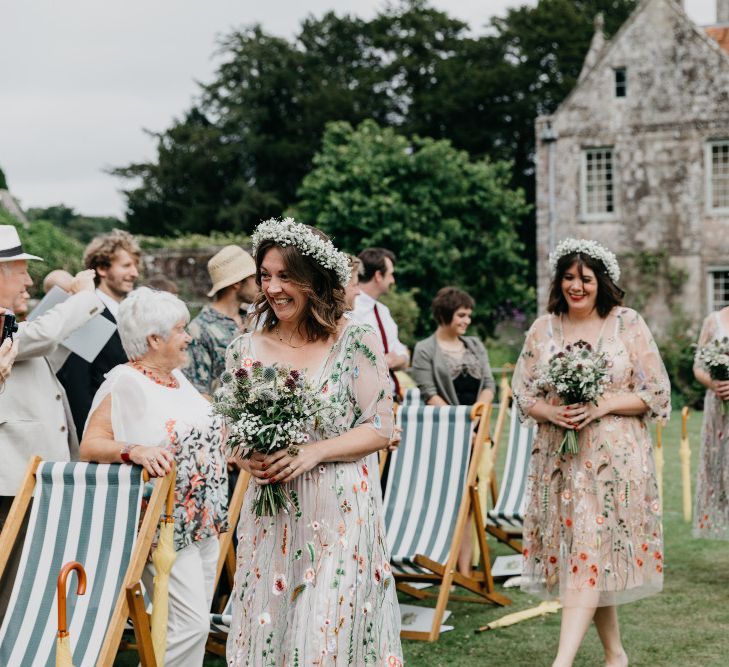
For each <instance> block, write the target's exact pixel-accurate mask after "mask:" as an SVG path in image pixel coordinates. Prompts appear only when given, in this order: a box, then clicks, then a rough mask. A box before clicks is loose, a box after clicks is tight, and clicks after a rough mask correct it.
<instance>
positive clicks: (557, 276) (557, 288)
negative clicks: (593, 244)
mask: <svg viewBox="0 0 729 667" xmlns="http://www.w3.org/2000/svg"><path fill="white" fill-rule="evenodd" d="M575 262H576V263H577V270H578V271H579V273H580V278H582V277H583V273H582V269H583V268H584V267H587V268H588V269H591V270H592V272H593V273H594V274H595V279H596V280H597V298H596V299H595V308H596V310H597V314H598V315H599V316H600V317H607V315H608V313H609V312H610V311H611V310H612V309H613V308H615V306H622V305H623V297H624V296H625V292H624V291H623V290H622V289H621V288H620V287H618V286H617V285H616V284H615V283H614V282H613V279H612V278H611V277H610V276H609V275H608V272H607V271H606V270H605V265H604V264H603V263H602V260H599V259H595V258H594V257H591V256H590V255H586V254H584V253H581V252H572V253H570V254H569V255H563V256H562V257H560V258H559V260H558V261H557V269H556V271H555V272H554V278H552V284H551V286H550V288H549V302H548V303H547V312H548V313H554V314H555V315H560V314H562V313H566V312H567V311H568V310H569V306H568V305H567V300H566V299H565V298H564V294H563V293H562V279H563V278H564V274H565V273H567V269H569V268H570V267H571V266H572V265H573V264H574V263H575Z"/></svg>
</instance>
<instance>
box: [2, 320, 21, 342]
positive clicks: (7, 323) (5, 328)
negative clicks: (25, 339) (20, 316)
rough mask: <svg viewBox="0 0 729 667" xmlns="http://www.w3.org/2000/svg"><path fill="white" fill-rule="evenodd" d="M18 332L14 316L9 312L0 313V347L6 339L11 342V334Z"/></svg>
mask: <svg viewBox="0 0 729 667" xmlns="http://www.w3.org/2000/svg"><path fill="white" fill-rule="evenodd" d="M17 330H18V323H17V322H16V321H15V315H14V314H13V313H10V312H5V313H0V345H2V343H3V341H4V340H5V339H6V338H9V339H10V340H13V334H14V333H15V332H16V331H17Z"/></svg>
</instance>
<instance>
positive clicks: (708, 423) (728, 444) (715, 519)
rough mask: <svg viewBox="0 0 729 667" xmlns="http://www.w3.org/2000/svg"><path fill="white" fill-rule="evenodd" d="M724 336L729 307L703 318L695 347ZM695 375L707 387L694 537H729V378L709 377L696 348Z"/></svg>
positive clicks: (727, 330) (728, 325) (727, 332)
mask: <svg viewBox="0 0 729 667" xmlns="http://www.w3.org/2000/svg"><path fill="white" fill-rule="evenodd" d="M726 336H729V307H727V308H723V309H722V310H719V311H716V312H714V313H711V314H710V315H709V316H708V317H707V318H706V319H705V320H704V324H703V326H702V327H701V334H700V335H699V345H698V347H699V348H701V347H703V346H704V345H707V344H708V343H711V341H713V340H716V339H721V338H724V337H726ZM694 377H695V378H696V379H697V380H698V381H699V382H700V383H701V384H703V385H704V386H705V387H706V396H705V398H704V421H703V423H702V425H701V454H700V456H699V466H698V472H697V480H696V512H695V513H694V537H706V538H710V539H714V540H729V496H728V494H729V428H727V427H728V426H729V418H727V416H725V415H723V414H722V412H721V402H722V401H727V400H729V380H712V379H711V376H710V375H709V373H708V372H707V371H706V369H704V368H703V366H702V365H701V363H700V362H699V360H698V351H697V354H696V357H695V359H694Z"/></svg>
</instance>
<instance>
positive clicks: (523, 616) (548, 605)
mask: <svg viewBox="0 0 729 667" xmlns="http://www.w3.org/2000/svg"><path fill="white" fill-rule="evenodd" d="M561 608H562V605H561V604H560V603H559V600H548V601H546V602H542V603H541V604H539V605H537V606H536V607H530V608H529V609H522V610H521V611H516V612H514V613H513V614H507V615H506V616H502V617H501V618H497V619H496V620H495V621H491V623H487V624H486V625H483V626H481V627H480V628H478V630H476V632H483V631H484V630H495V629H496V628H505V627H507V626H509V625H514V623H520V622H521V621H527V620H529V619H530V618H537V617H539V616H545V615H546V614H555V613H556V612H558V611H559V610H560V609H561Z"/></svg>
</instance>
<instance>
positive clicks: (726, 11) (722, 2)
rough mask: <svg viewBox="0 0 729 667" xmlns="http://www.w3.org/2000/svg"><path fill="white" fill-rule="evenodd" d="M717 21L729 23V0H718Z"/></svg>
mask: <svg viewBox="0 0 729 667" xmlns="http://www.w3.org/2000/svg"><path fill="white" fill-rule="evenodd" d="M716 22H717V23H729V0H716Z"/></svg>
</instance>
